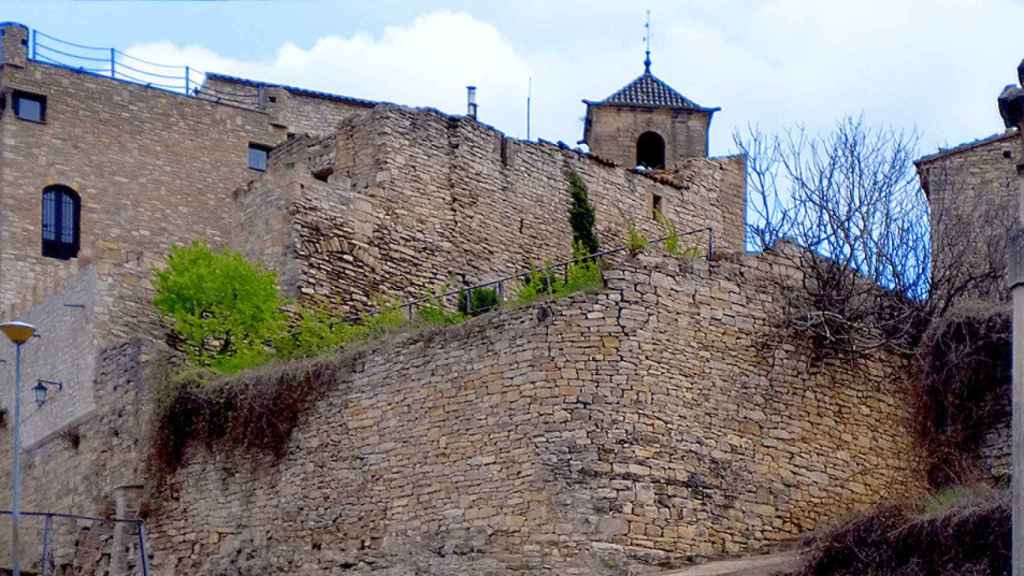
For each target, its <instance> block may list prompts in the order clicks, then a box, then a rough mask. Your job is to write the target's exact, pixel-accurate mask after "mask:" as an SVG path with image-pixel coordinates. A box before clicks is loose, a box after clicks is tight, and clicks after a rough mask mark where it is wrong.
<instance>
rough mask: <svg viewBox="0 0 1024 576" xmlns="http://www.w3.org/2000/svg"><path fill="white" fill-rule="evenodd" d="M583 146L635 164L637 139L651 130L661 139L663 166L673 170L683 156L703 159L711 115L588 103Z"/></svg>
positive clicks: (620, 162) (619, 161)
mask: <svg viewBox="0 0 1024 576" xmlns="http://www.w3.org/2000/svg"><path fill="white" fill-rule="evenodd" d="M588 115H589V118H590V120H589V121H590V130H589V132H588V134H587V146H588V147H589V148H590V151H591V152H593V153H594V154H596V155H598V156H600V157H602V158H606V159H608V160H611V161H612V162H615V163H616V164H618V165H619V166H622V167H625V168H632V167H634V166H636V164H637V158H636V144H637V139H638V138H639V137H640V135H641V134H643V133H644V132H655V133H657V134H658V135H659V136H661V137H662V139H664V140H665V167H666V168H668V169H670V170H673V169H677V168H679V167H680V166H682V165H683V163H684V162H685V161H686V159H687V158H707V156H708V131H709V130H710V129H711V115H710V114H709V113H707V112H701V111H694V110H678V109H671V108H634V107H627V106H611V105H596V104H590V105H589V107H588Z"/></svg>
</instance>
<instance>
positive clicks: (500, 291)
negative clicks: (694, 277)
mask: <svg viewBox="0 0 1024 576" xmlns="http://www.w3.org/2000/svg"><path fill="white" fill-rule="evenodd" d="M698 234H707V250H706V252H705V254H704V257H705V259H707V260H709V261H710V260H711V259H712V257H713V256H714V250H715V234H714V230H713V229H712V228H710V227H707V228H698V229H696V230H690V231H687V232H680V233H679V234H677V235H676V236H677V237H678V238H685V237H687V236H696V235H698ZM670 237H671V235H666V236H662V237H661V238H657V239H655V240H650V241H648V242H647V243H646V246H656V245H658V244H661V243H663V242H665V241H666V240H668V239H669V238H670ZM628 251H630V248H629V247H628V246H619V247H618V248H612V249H609V250H602V251H601V252H595V253H594V254H590V255H589V256H584V257H582V258H570V259H568V260H562V261H560V262H556V263H554V264H549V265H545V266H544V267H542V268H541V269H540V272H541V273H542V274H544V275H545V276H548V277H552V276H553V275H554V274H555V273H559V272H560V273H561V275H562V278H563V279H566V280H567V279H568V275H569V268H570V266H572V265H574V264H578V263H581V262H588V261H592V260H601V259H602V258H605V257H607V256H612V255H615V254H621V253H623V252H628ZM536 272H537V270H536V269H530V270H528V271H525V272H517V273H515V274H511V275H508V276H504V277H502V278H498V279H497V280H490V281H487V282H481V283H479V284H474V285H472V286H464V287H462V288H459V289H456V290H451V291H449V292H445V293H443V294H436V295H431V296H427V297H424V298H418V299H416V300H410V301H408V302H405V303H404V304H402V305H401V307H400V308H399V309H400V310H404V311H405V312H406V316H407V318H408V319H409V320H413V319H414V318H415V317H416V310H417V308H420V307H424V306H428V305H429V306H437V305H441V306H445V305H447V303H448V302H450V301H452V300H453V299H455V300H456V302H458V301H460V300H459V299H460V298H462V299H463V300H461V301H462V302H465V303H466V310H465V312H466V313H467V314H472V313H473V312H474V310H473V291H474V290H481V289H490V290H494V291H495V292H496V293H497V303H496V304H495V305H494V306H493V307H488V308H487V309H488V310H489V309H491V308H501V307H502V305H504V303H505V302H507V301H508V290H507V289H506V288H507V286H508V285H509V284H511V283H517V284H522V283H525V282H529V281H530V278H531V275H533V274H535V273H536ZM552 284H553V283H551V282H548V283H547V285H548V288H549V289H550V290H553V286H552ZM379 311H380V309H375V310H373V311H371V314H375V313H377V312H379ZM482 311H484V310H476V312H482Z"/></svg>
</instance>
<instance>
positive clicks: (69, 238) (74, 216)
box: [43, 186, 82, 260]
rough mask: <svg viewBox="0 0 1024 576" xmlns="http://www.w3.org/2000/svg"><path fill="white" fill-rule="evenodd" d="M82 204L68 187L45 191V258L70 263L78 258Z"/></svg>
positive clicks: (50, 187) (48, 188)
mask: <svg viewBox="0 0 1024 576" xmlns="http://www.w3.org/2000/svg"><path fill="white" fill-rule="evenodd" d="M81 210H82V208H81V200H79V198H78V194H76V193H75V191H74V190H72V189H71V188H68V187H67V186H47V187H46V188H45V189H43V256H48V257H50V258H59V259H61V260H68V259H69V258H74V257H76V256H78V245H79V221H80V219H81V218H80V216H81Z"/></svg>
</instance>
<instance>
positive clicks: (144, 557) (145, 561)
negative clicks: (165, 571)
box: [139, 520, 149, 576]
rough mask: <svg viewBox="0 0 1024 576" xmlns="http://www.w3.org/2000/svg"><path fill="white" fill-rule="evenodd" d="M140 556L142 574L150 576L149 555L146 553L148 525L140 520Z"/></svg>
mask: <svg viewBox="0 0 1024 576" xmlns="http://www.w3.org/2000/svg"><path fill="white" fill-rule="evenodd" d="M139 556H140V557H141V558H140V561H141V565H142V576H149V555H148V554H146V525H145V524H143V523H142V520H139Z"/></svg>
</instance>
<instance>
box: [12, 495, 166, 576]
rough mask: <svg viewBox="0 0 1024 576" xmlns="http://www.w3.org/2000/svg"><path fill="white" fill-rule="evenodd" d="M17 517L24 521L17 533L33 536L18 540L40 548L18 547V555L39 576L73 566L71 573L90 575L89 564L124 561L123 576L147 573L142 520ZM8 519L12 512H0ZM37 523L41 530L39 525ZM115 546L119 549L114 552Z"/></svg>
mask: <svg viewBox="0 0 1024 576" xmlns="http://www.w3.org/2000/svg"><path fill="white" fill-rule="evenodd" d="M18 516H19V517H20V518H21V519H23V520H25V521H26V522H24V523H22V524H21V527H20V531H21V532H24V533H27V535H29V536H34V537H30V538H26V539H22V540H21V541H22V542H26V543H27V542H30V541H32V540H35V541H36V543H37V544H38V546H39V548H38V550H39V551H38V552H37V553H34V554H33V553H31V551H30V550H28V549H23V548H22V547H21V546H19V550H21V552H19V554H20V555H22V556H23V558H24V559H25V560H28V562H23V566H25V568H26V569H28V570H29V571H31V572H35V573H36V574H38V575H39V576H52V575H54V574H56V573H57V572H58V568H60V567H72V572H74V573H91V572H90V570H89V569H88V568H87V566H88V565H90V564H92V563H99V564H103V563H109V562H116V561H123V562H124V564H123V566H122V567H123V568H124V573H125V574H137V575H138V576H149V574H150V569H149V554H148V552H147V550H146V527H145V524H144V523H143V521H142V520H139V519H129V518H97V517H93V516H83V515H80V514H64V513H59V512H19V513H18ZM11 517H12V515H11V511H9V510H0V518H11ZM33 520H34V521H35V524H33V523H32V521H33ZM40 521H41V522H42V526H41V527H40V526H38V523H39V522H40ZM62 521H63V523H61V522H62ZM118 529H120V530H122V531H123V532H122V534H121V538H120V540H118V538H117V537H116V532H117V531H118ZM6 536H7V530H5V529H4V527H0V538H3V537H6ZM9 546H10V544H9V543H7V544H6V545H0V554H3V553H5V552H7V548H8V547H9ZM118 546H121V547H122V549H121V550H117V549H116V548H117V547H118ZM30 548H31V547H30ZM26 552H28V553H27V554H26Z"/></svg>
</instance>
